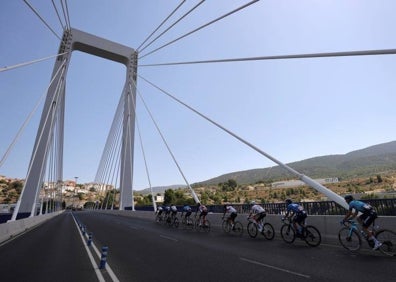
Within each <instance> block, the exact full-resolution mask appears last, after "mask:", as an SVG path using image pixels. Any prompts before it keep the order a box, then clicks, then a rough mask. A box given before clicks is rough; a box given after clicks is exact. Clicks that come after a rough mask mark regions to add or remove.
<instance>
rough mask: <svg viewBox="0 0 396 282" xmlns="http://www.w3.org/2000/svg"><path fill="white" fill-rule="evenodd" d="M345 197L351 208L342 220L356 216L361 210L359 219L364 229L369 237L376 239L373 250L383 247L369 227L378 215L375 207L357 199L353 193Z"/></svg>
mask: <svg viewBox="0 0 396 282" xmlns="http://www.w3.org/2000/svg"><path fill="white" fill-rule="evenodd" d="M344 199H345V201H346V202H347V203H348V205H349V210H348V212H347V213H346V215H345V217H344V219H343V220H342V223H344V222H345V221H347V220H348V219H352V218H354V217H356V216H357V215H358V213H359V212H360V213H361V214H360V215H359V216H358V217H357V220H358V222H359V223H360V224H361V225H362V229H363V231H364V232H365V233H366V234H367V237H368V239H369V240H374V248H373V250H376V249H378V248H379V247H381V245H382V244H381V243H380V242H379V241H378V240H377V238H375V237H374V235H373V233H372V232H371V231H370V230H369V229H368V228H369V226H370V225H371V224H372V223H373V222H374V219H376V218H377V217H378V216H377V213H376V212H375V210H374V209H373V207H372V206H370V205H369V204H367V203H364V202H362V201H358V200H355V199H354V198H353V196H352V195H346V196H345V197H344Z"/></svg>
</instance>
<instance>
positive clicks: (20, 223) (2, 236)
mask: <svg viewBox="0 0 396 282" xmlns="http://www.w3.org/2000/svg"><path fill="white" fill-rule="evenodd" d="M62 212H63V211H59V212H54V213H48V214H44V215H40V216H34V217H28V218H23V219H19V220H15V221H9V222H7V223H2V224H0V243H3V242H4V241H7V240H9V239H11V238H12V237H15V236H17V235H19V234H21V233H23V232H26V231H28V230H30V229H32V228H34V227H36V226H37V225H39V224H41V223H43V222H45V221H46V220H48V219H50V218H53V217H54V216H57V215H59V214H61V213H62Z"/></svg>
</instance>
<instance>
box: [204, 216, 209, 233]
mask: <svg viewBox="0 0 396 282" xmlns="http://www.w3.org/2000/svg"><path fill="white" fill-rule="evenodd" d="M202 228H203V230H204V231H205V232H209V231H210V221H209V220H207V219H206V220H205V224H204V225H202Z"/></svg>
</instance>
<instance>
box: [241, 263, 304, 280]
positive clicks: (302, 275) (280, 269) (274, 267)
mask: <svg viewBox="0 0 396 282" xmlns="http://www.w3.org/2000/svg"><path fill="white" fill-rule="evenodd" d="M239 259H240V260H243V261H246V262H250V263H253V264H257V265H261V266H265V267H268V268H272V269H275V270H279V271H282V272H287V273H290V274H293V275H297V276H301V277H305V278H311V276H309V275H305V274H301V273H298V272H294V271H290V270H287V269H284V268H280V267H276V266H273V265H269V264H265V263H261V262H258V261H254V260H250V259H246V258H239Z"/></svg>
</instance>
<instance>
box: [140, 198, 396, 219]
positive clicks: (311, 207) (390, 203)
mask: <svg viewBox="0 0 396 282" xmlns="http://www.w3.org/2000/svg"><path fill="white" fill-rule="evenodd" d="M362 201H363V202H366V203H369V204H370V205H371V206H373V207H374V208H375V209H376V211H377V213H378V215H379V216H396V198H393V199H367V200H362ZM300 204H301V205H302V206H303V207H304V209H305V210H306V211H307V212H308V214H309V215H345V212H346V211H345V209H344V208H343V207H341V206H340V205H338V204H337V203H336V202H333V201H320V202H302V203H300ZM206 206H207V208H208V210H209V212H213V213H222V212H223V205H206ZM232 206H233V207H234V208H236V209H237V211H238V213H249V212H250V205H249V204H233V205H232ZM261 206H263V207H264V208H265V209H266V211H267V213H268V214H285V213H286V204H284V203H267V204H261ZM177 208H178V210H179V211H182V208H183V207H182V206H178V207H177ZM135 209H136V210H144V211H152V210H153V207H152V206H135ZM195 210H196V208H195V207H193V211H194V212H195Z"/></svg>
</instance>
